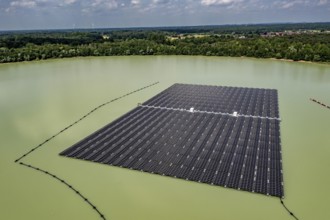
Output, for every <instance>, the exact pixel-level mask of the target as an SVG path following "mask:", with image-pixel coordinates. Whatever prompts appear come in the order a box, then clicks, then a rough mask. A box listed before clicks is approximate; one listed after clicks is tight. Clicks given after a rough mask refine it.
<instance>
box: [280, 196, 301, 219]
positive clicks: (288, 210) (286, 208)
mask: <svg viewBox="0 0 330 220" xmlns="http://www.w3.org/2000/svg"><path fill="white" fill-rule="evenodd" d="M280 201H281V204H282V206H283V207H284V208H285V210H286V211H287V212H288V213H289V214H290V215H291V216H292V217H293V218H295V219H296V220H299V219H298V217H297V216H295V214H293V212H291V211H290V209H289V208H288V207H286V205H285V204H284V201H283V200H282V198H280Z"/></svg>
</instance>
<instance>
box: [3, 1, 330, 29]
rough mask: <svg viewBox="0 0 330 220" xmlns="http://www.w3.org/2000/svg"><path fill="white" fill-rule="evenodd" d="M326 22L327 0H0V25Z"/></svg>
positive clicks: (329, 16) (328, 13) (328, 17)
mask: <svg viewBox="0 0 330 220" xmlns="http://www.w3.org/2000/svg"><path fill="white" fill-rule="evenodd" d="M319 21H324V22H325V21H330V0H0V30H16V29H58V28H92V27H94V28H98V27H109V28H111V27H148V26H184V25H216V24H247V23H273V22H319Z"/></svg>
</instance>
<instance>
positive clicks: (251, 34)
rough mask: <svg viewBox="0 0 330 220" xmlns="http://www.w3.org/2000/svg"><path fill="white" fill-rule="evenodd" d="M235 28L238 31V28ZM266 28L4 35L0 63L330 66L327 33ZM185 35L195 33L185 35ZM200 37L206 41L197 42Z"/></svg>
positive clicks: (329, 40) (1, 35)
mask: <svg viewBox="0 0 330 220" xmlns="http://www.w3.org/2000/svg"><path fill="white" fill-rule="evenodd" d="M329 26H330V25H329V24H328V26H327V27H328V28H329ZM327 27H324V28H325V30H328V29H326V28H327ZM232 28H236V29H237V27H236V26H235V27H231V29H232ZM262 28H263V27H259V28H255V29H254V31H251V30H252V27H249V28H245V29H242V30H243V31H241V32H239V33H236V32H235V33H227V32H222V33H221V34H216V33H215V32H216V29H214V31H213V32H212V33H211V32H208V33H203V32H199V30H200V29H201V28H200V27H199V28H198V29H196V32H192V30H193V28H192V27H191V28H189V29H180V28H177V31H176V32H174V29H173V30H172V29H166V30H162V29H159V30H158V29H136V30H115V31H114V30H111V31H109V30H108V31H106V30H101V31H100V30H99V31H95V30H91V31H86V30H85V31H63V32H52V31H48V32H40V31H39V32H31V33H30V32H29V33H3V34H0V63H7V62H21V61H31V60H43V59H50V58H64V57H77V56H121V55H125V56H127V55H205V56H233V57H240V56H246V57H257V58H276V59H291V60H295V61H298V60H305V61H313V62H330V33H328V32H327V31H324V30H323V31H320V32H315V33H313V34H311V33H299V34H292V35H284V36H273V37H264V36H262V35H260V34H258V33H257V32H258V31H259V30H261V29H262ZM276 28H279V27H278V26H276ZM231 29H230V30H231ZM184 30H189V31H190V32H191V33H184ZM247 30H248V31H247ZM182 33H184V34H182ZM196 33H199V34H200V33H202V35H201V36H200V35H199V36H195V35H194V34H196ZM172 36H179V37H175V38H173V37H172ZM242 36H244V37H242Z"/></svg>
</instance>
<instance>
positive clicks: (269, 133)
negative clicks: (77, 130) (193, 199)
mask: <svg viewBox="0 0 330 220" xmlns="http://www.w3.org/2000/svg"><path fill="white" fill-rule="evenodd" d="M233 112H236V113H237V114H233ZM60 155H63V156H67V157H73V158H78V159H83V160H88V161H94V162H98V163H103V164H109V165H113V166H118V167H124V168H129V169H134V170H140V171H144V172H149V173H155V174H160V175H164V176H171V177H176V178H180V179H186V180H191V181H196V182H202V183H207V184H212V185H219V186H225V187H229V188H234V189H239V190H245V191H250V192H256V193H262V194H266V195H272V196H277V197H282V196H283V195H284V193H283V178H282V164H281V146H280V127H279V118H278V104H277V91H276V90H269V89H254V88H236V87H221V86H201V85H187V84H174V85H173V86H171V87H170V88H168V89H166V90H164V91H163V92H161V93H160V94H158V95H156V96H154V97H153V98H151V99H150V100H148V101H146V102H145V103H143V104H142V105H140V106H138V107H136V108H135V109H133V110H132V111H130V112H128V113H127V114H125V115H123V116H122V117H120V118H119V119H117V120H115V121H114V122H112V123H110V124H108V125H106V126H105V127H103V128H101V129H100V130H98V131H96V132H95V133H93V134H91V135H90V136H88V137H86V138H85V139H83V140H81V141H80V142H78V143H76V144H75V145H73V146H72V147H70V148H68V149H67V150H65V151H63V152H62V153H60Z"/></svg>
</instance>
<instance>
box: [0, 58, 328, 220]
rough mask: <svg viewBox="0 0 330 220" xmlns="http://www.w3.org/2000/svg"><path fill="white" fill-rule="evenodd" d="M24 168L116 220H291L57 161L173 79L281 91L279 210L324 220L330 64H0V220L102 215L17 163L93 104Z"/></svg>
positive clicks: (241, 195) (254, 204)
mask: <svg viewBox="0 0 330 220" xmlns="http://www.w3.org/2000/svg"><path fill="white" fill-rule="evenodd" d="M154 81H160V84H158V85H156V86H154V87H152V88H149V89H147V90H143V91H141V92H139V93H135V94H133V95H131V96H128V97H126V98H125V99H121V100H118V101H117V102H114V103H112V104H110V105H108V106H106V107H104V108H103V109H101V110H99V111H97V112H95V113H94V114H92V115H91V116H90V117H89V118H87V119H86V120H84V121H82V122H81V123H79V124H78V125H77V126H74V127H73V128H71V129H69V130H67V131H66V132H64V133H63V134H61V135H60V136H58V137H57V138H55V139H54V140H53V141H51V142H49V143H48V144H46V145H45V146H44V147H43V148H41V149H40V150H38V151H36V152H35V153H34V154H32V155H31V156H29V157H27V158H26V159H24V160H23V161H25V162H27V163H31V164H34V165H36V166H39V167H42V168H44V169H46V170H49V171H51V172H53V173H55V174H57V175H58V176H60V177H62V178H64V179H66V180H67V181H68V182H69V183H71V184H72V185H73V186H75V187H76V188H78V190H79V191H81V192H82V193H83V194H84V195H86V196H87V197H88V198H89V199H90V200H91V201H92V202H94V203H95V204H96V205H97V207H98V208H99V209H100V210H101V211H102V212H103V213H104V214H105V215H106V217H107V218H108V219H113V220H131V219H134V220H149V219H150V220H151V219H152V220H154V219H157V220H169V219H171V220H183V219H187V220H188V219H189V220H194V219H196V220H200V219H210V220H213V219H224V220H236V219H247V220H249V219H251V220H257V219H268V220H279V219H288V220H289V219H291V218H290V216H289V215H288V214H287V213H286V212H285V211H284V209H283V208H282V207H281V205H280V202H279V199H277V198H274V197H267V196H264V195H259V194H253V193H248V192H242V191H237V190H233V189H226V188H223V187H216V186H209V185H206V184H198V183H193V182H188V181H184V180H178V179H173V178H169V177H162V176H158V175H151V174H146V173H141V172H137V171H131V170H127V169H121V168H116V167H111V166H106V165H100V164H95V163H91V162H85V161H80V160H74V159H69V158H65V157H60V156H58V153H59V152H61V151H63V150H64V149H66V148H67V147H69V146H71V145H72V144H74V143H75V142H77V141H78V140H80V139H82V138H83V137H85V136H86V135H88V134H90V133H91V132H93V131H95V130H96V129H98V128H100V127H101V126H103V125H105V124H107V123H108V122H110V121H112V120H114V119H115V118H117V117H119V116H120V115H122V114H123V113H125V112H127V111H129V110H130V109H132V108H134V107H135V106H136V105H137V103H140V102H143V101H145V100H146V99H148V98H150V97H152V96H154V95H155V94H157V93H158V92H160V91H162V90H164V89H165V88H167V87H169V86H170V85H172V84H173V83H177V82H179V83H193V84H209V85H223V86H245V87H262V88H275V89H278V91H279V103H280V116H281V118H282V123H281V136H282V148H283V166H284V184H285V186H284V189H285V196H286V198H285V201H286V204H287V205H288V206H289V207H290V209H292V210H293V211H294V213H295V214H296V215H297V216H298V217H300V218H301V219H317V220H323V219H324V220H326V219H330V209H329V204H330V188H329V186H330V159H329V158H330V110H329V109H326V108H323V107H321V106H319V105H317V104H315V103H312V102H311V101H309V98H310V97H314V98H317V99H319V100H322V101H324V102H325V103H328V104H330V66H329V65H319V64H306V63H291V62H282V61H272V60H257V59H245V58H218V57H189V56H187V57H176V56H169V57H164V56H159V57H104V58H75V59H65V60H51V61H43V62H30V63H19V64H5V65H0V186H1V187H0V219H8V220H9V219H14V220H16V219H48V220H52V219H53V220H58V219H88V220H89V219H96V220H97V219H99V216H98V215H96V213H95V212H94V211H93V210H92V209H91V208H90V207H89V206H88V205H87V204H85V203H84V202H83V201H82V200H81V199H80V198H79V197H78V196H76V195H75V194H74V193H73V192H72V191H70V190H69V189H68V188H67V187H65V186H63V185H61V184H59V183H58V182H56V181H55V180H54V179H52V178H50V177H49V176H46V175H44V174H41V173H39V172H36V171H34V170H30V169H28V168H25V167H23V166H19V165H17V164H15V163H13V161H14V160H15V159H16V158H17V157H18V156H20V155H21V154H22V153H25V152H26V151H27V150H29V149H30V148H31V147H33V146H35V145H36V144H38V143H40V142H41V141H43V140H44V139H46V138H48V137H50V136H52V135H53V134H54V133H56V132H58V131H59V130H61V129H62V128H63V127H64V126H66V125H68V124H70V123H71V122H73V121H75V120H76V119H78V118H79V117H81V116H82V115H84V114H85V113H86V112H88V111H89V110H91V109H92V108H94V107H95V106H97V105H99V104H101V103H103V102H105V101H107V100H110V99H113V98H115V97H118V96H121V95H123V94H125V93H127V92H129V91H132V90H135V89H137V88H140V87H142V86H145V85H147V84H150V83H152V82H154Z"/></svg>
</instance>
